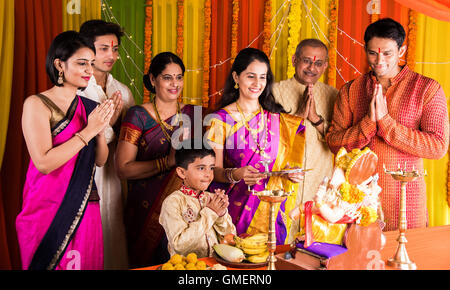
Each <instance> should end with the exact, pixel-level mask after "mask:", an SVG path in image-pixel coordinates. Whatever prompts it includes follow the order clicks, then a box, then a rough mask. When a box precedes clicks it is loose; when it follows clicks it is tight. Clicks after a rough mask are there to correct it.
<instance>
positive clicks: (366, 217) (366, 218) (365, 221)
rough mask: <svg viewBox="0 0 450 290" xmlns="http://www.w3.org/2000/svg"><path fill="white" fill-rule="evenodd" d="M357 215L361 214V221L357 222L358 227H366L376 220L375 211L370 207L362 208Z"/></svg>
mask: <svg viewBox="0 0 450 290" xmlns="http://www.w3.org/2000/svg"><path fill="white" fill-rule="evenodd" d="M359 213H360V214H361V219H360V221H359V225H361V226H368V225H370V224H372V223H374V222H375V221H376V220H377V218H378V215H377V211H376V210H375V209H373V208H372V207H370V206H362V207H361V208H360V209H359Z"/></svg>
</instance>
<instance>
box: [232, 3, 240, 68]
mask: <svg viewBox="0 0 450 290" xmlns="http://www.w3.org/2000/svg"><path fill="white" fill-rule="evenodd" d="M238 25H239V0H233V13H232V24H231V63H233V61H234V59H235V58H236V55H237V42H238V37H237V35H238Z"/></svg>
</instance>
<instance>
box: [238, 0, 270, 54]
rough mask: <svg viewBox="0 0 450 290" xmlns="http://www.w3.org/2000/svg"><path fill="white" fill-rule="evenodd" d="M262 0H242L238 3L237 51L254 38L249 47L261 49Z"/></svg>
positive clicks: (263, 5)
mask: <svg viewBox="0 0 450 290" xmlns="http://www.w3.org/2000/svg"><path fill="white" fill-rule="evenodd" d="M264 8H265V1H264V0H252V1H247V0H243V1H240V3H239V25H238V52H239V51H240V50H241V49H243V48H246V47H247V46H248V45H249V44H250V43H251V42H252V41H254V40H255V39H256V38H257V39H256V40H255V41H254V42H253V43H252V44H251V45H250V47H254V48H258V49H261V50H262V47H263V44H264V43H263V42H264V38H263V36H262V34H261V33H262V32H263V30H264Z"/></svg>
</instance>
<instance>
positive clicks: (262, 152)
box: [236, 102, 269, 156]
mask: <svg viewBox="0 0 450 290" xmlns="http://www.w3.org/2000/svg"><path fill="white" fill-rule="evenodd" d="M236 107H237V109H238V111H239V113H240V114H241V118H242V122H243V123H244V126H245V128H247V130H248V131H249V132H250V136H252V139H253V142H254V143H255V144H256V147H258V151H257V152H256V153H258V154H259V155H261V156H265V155H266V153H265V150H266V147H267V144H268V139H269V134H268V130H266V129H267V122H268V119H266V118H265V114H264V110H263V108H262V107H261V106H259V112H260V114H261V117H260V119H259V125H257V126H258V128H257V129H253V128H251V127H250V125H249V124H248V122H247V119H246V118H245V115H244V112H242V109H241V107H240V106H239V104H238V103H237V102H236ZM261 128H262V131H263V134H264V135H263V137H262V138H261V139H264V144H263V145H262V146H260V145H259V140H258V132H260V130H261Z"/></svg>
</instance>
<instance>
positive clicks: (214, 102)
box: [209, 0, 266, 110]
mask: <svg viewBox="0 0 450 290" xmlns="http://www.w3.org/2000/svg"><path fill="white" fill-rule="evenodd" d="M211 4H212V5H211V10H212V14H211V58H210V63H211V65H212V66H214V64H219V65H218V66H217V67H215V68H214V67H212V68H211V73H210V82H209V93H210V94H212V96H211V97H210V101H209V109H212V110H215V109H218V106H219V103H220V99H221V94H219V93H217V92H219V91H221V90H222V89H223V87H224V85H225V79H226V77H227V75H228V73H229V71H230V68H231V64H232V61H230V60H228V61H226V63H224V64H222V65H220V62H221V61H222V62H224V61H225V60H227V59H228V58H229V57H230V56H231V53H232V52H231V51H232V49H231V45H232V44H231V38H232V33H231V29H232V21H233V19H232V12H233V1H224V0H213V1H212V3H211ZM238 4H239V13H238V15H239V16H238V25H237V47H236V48H237V51H236V52H237V53H238V52H239V51H240V50H241V49H243V48H245V47H247V46H250V47H254V48H258V49H263V45H264V37H263V31H264V12H265V5H266V3H265V1H264V0H252V1H249V0H240V1H239V3H238Z"/></svg>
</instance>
